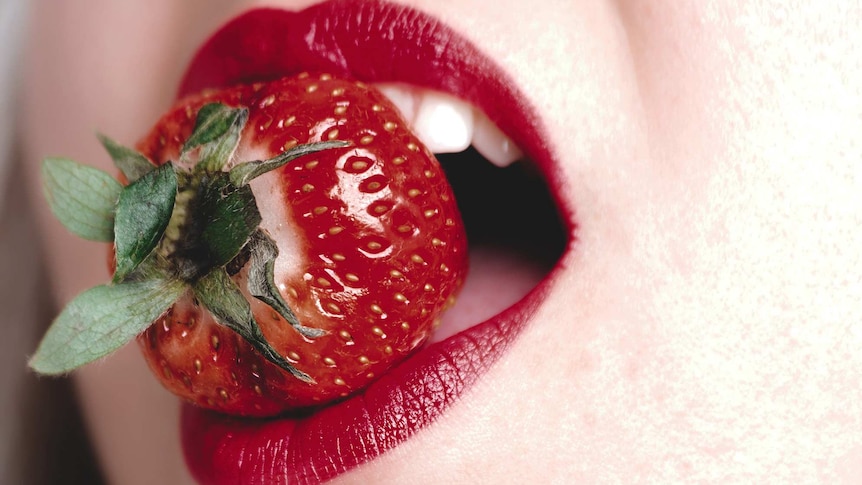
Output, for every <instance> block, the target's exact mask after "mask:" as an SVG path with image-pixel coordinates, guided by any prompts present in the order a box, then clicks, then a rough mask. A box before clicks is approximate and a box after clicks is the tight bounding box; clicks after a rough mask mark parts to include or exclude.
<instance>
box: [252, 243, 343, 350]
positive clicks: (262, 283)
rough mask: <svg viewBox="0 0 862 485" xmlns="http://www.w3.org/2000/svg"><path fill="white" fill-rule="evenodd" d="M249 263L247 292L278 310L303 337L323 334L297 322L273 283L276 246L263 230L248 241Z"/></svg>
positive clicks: (316, 329) (314, 336)
mask: <svg viewBox="0 0 862 485" xmlns="http://www.w3.org/2000/svg"><path fill="white" fill-rule="evenodd" d="M249 249H250V252H251V260H250V261H251V265H250V267H249V271H248V292H249V293H251V295H252V296H254V297H255V298H257V299H258V300H260V301H262V302H264V303H266V304H267V305H269V306H270V307H272V308H273V309H274V310H275V311H277V312H278V314H279V315H281V316H282V317H283V318H284V319H285V320H287V323H289V324H290V325H291V326H292V327H293V328H294V329H296V331H297V332H299V333H300V334H302V336H303V337H306V338H309V339H314V338H317V337H320V336H321V335H325V334H326V331H325V330H321V329H318V328H312V327H306V326H304V325H302V324H301V323H299V319H297V318H296V314H294V313H293V310H291V309H290V307H288V306H287V302H285V301H284V299H283V298H282V297H281V293H279V291H278V287H277V286H276V285H275V258H276V257H277V256H278V246H276V244H275V241H273V240H272V239H270V237H269V236H267V235H266V234H265V233H264V232H263V231H261V230H258V231H257V232H255V233H254V234H253V235H252V237H251V240H250V241H249Z"/></svg>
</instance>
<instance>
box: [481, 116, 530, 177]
mask: <svg viewBox="0 0 862 485" xmlns="http://www.w3.org/2000/svg"><path fill="white" fill-rule="evenodd" d="M473 148H475V149H476V151H477V152H479V153H481V154H482V156H483V157H485V158H487V159H488V160H491V161H492V162H493V163H494V165H498V166H500V167H505V166H508V165H511V164H512V162H514V161H516V160H519V159H520V158H521V157H523V156H524V153H523V152H522V151H521V149H520V148H518V145H515V142H513V141H512V140H511V139H510V138H509V137H508V136H506V135H504V134H503V132H502V131H500V129H499V128H497V125H495V124H494V122H492V121H491V120H489V119H488V117H487V116H485V114H484V113H479V112H477V113H476V125H475V126H474V127H473Z"/></svg>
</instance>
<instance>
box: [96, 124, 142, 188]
mask: <svg viewBox="0 0 862 485" xmlns="http://www.w3.org/2000/svg"><path fill="white" fill-rule="evenodd" d="M96 136H98V138H99V141H100V142H102V146H103V147H105V150H107V151H108V155H110V156H111V160H113V161H114V165H116V167H117V168H119V169H120V171H121V172H123V175H125V176H126V179H128V181H129V182H130V183H131V182H134V181H135V180H138V179H139V178H141V177H143V176H144V175H145V174H147V173H149V172H151V171H152V170H153V169H154V168H156V166H155V165H153V164H152V163H151V162H150V160H149V159H147V157H145V156H143V155H142V154H141V153H139V152H137V151H135V150H133V149H131V148H129V147H126V146H123V145H120V144H119V143H117V142H116V141H114V140H112V139H110V138H108V137H107V136H105V135H102V134H101V133H99V134H97V135H96Z"/></svg>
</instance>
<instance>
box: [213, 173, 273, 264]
mask: <svg viewBox="0 0 862 485" xmlns="http://www.w3.org/2000/svg"><path fill="white" fill-rule="evenodd" d="M198 210H199V211H200V212H199V217H200V220H201V221H203V222H204V228H203V232H202V234H201V240H202V241H203V243H204V246H205V247H206V248H207V250H208V252H209V257H210V258H209V262H210V264H211V265H212V266H213V267H215V266H223V265H225V264H227V263H228V262H230V260H232V259H233V258H234V257H235V256H236V255H237V254H239V251H240V250H241V249H242V247H243V246H245V244H246V243H247V242H248V239H249V237H251V235H252V233H253V232H254V231H255V230H256V229H257V226H258V225H259V224H260V221H261V217H260V212H258V210H257V204H256V203H255V200H254V195H253V194H252V192H251V188H250V187H239V188H238V187H235V186H234V185H233V184H231V183H230V182H229V181H228V177H227V173H224V172H219V173H217V174H214V175H213V176H212V178H210V179H209V180H208V181H207V183H205V184H203V185H202V193H201V204H200V207H199V209H198Z"/></svg>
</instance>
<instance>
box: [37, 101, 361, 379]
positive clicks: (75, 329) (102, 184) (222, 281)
mask: <svg viewBox="0 0 862 485" xmlns="http://www.w3.org/2000/svg"><path fill="white" fill-rule="evenodd" d="M247 120H248V110H246V109H244V108H232V107H228V106H225V105H223V104H220V103H212V104H208V105H206V106H204V107H202V108H201V109H200V111H199V113H198V116H197V120H196V123H195V129H194V131H193V133H192V135H191V136H190V137H189V139H188V140H187V141H186V143H185V145H184V146H183V148H182V153H181V155H180V160H179V161H180V164H179V165H177V164H174V163H171V162H168V163H166V164H164V165H162V166H160V167H156V166H155V165H153V164H152V163H151V162H150V161H149V160H148V159H147V158H146V157H145V156H144V155H142V154H140V153H138V152H137V151H135V150H132V149H130V148H127V147H124V146H122V145H120V144H118V143H116V142H114V141H113V140H111V139H109V138H107V137H105V136H102V135H99V139H100V141H101V142H102V145H103V146H104V147H105V149H106V150H107V151H108V153H109V154H110V156H111V158H112V159H113V161H114V164H115V165H116V166H117V167H118V168H119V169H120V171H121V172H122V173H123V175H124V176H125V177H126V178H127V179H128V180H129V185H127V186H125V187H123V186H122V185H121V184H120V183H119V182H117V181H116V180H115V179H114V178H113V177H111V175H109V174H108V173H105V172H103V171H101V170H97V169H95V168H91V167H87V166H84V165H80V164H78V163H76V162H74V161H71V160H67V159H61V158H49V159H46V160H45V161H44V163H43V165H42V176H43V180H44V191H45V196H46V198H47V199H48V202H49V205H50V207H51V210H52V211H53V212H54V215H55V216H56V217H57V218H58V219H59V220H60V222H62V223H63V225H65V226H66V228H67V229H69V230H70V231H71V232H73V233H74V234H77V235H78V236H80V237H83V238H85V239H89V240H93V241H105V242H113V243H114V247H115V258H116V270H115V273H114V277H113V280H112V281H111V283H110V284H106V285H101V286H97V287H95V288H92V289H90V290H87V291H85V292H84V293H82V294H81V295H79V296H78V297H77V298H75V299H74V300H73V301H72V302H71V303H69V305H68V306H67V307H66V308H65V309H64V310H63V311H62V312H61V313H60V315H59V316H58V317H57V318H56V319H55V320H54V322H53V323H52V324H51V327H50V328H49V329H48V332H47V333H46V334H45V336H44V338H43V339H42V342H41V343H40V344H39V348H38V349H37V351H36V354H35V355H34V356H33V357H32V358H31V359H30V362H29V365H30V367H31V368H33V369H34V370H35V371H37V372H39V373H41V374H47V375H57V374H64V373H67V372H70V371H71V370H73V369H75V368H77V367H80V366H81V365H84V364H86V363H89V362H92V361H94V360H97V359H99V358H101V357H104V356H105V355H108V354H109V353H111V352H113V351H114V350H116V349H118V348H119V347H121V346H123V345H124V344H126V343H127V342H129V341H130V340H131V339H133V338H134V337H135V336H137V335H138V334H140V333H141V332H142V331H144V330H146V328H147V327H148V326H149V325H150V324H151V323H152V322H153V321H154V320H155V319H156V318H158V317H159V315H161V314H162V313H164V312H165V311H166V310H167V309H168V308H170V306H171V305H173V304H174V303H175V302H176V301H177V300H178V299H179V298H180V297H182V296H183V295H184V294H185V293H186V292H187V291H192V292H193V294H194V296H195V298H196V299H197V300H198V301H199V302H200V303H201V304H202V305H204V306H205V307H206V308H207V309H208V310H209V311H210V313H211V314H212V315H213V316H214V317H215V319H216V321H217V322H218V323H220V324H222V325H224V326H226V327H228V328H230V329H231V330H233V331H235V332H237V333H238V334H239V335H240V336H242V337H243V338H244V339H245V340H246V341H247V342H249V344H251V345H252V347H254V348H255V349H256V350H257V351H259V352H260V353H261V354H262V355H263V356H264V357H265V358H266V359H267V360H269V361H270V362H273V363H274V364H276V365H278V366H280V367H281V368H282V369H284V370H285V371H287V372H289V373H290V374H292V375H294V376H295V377H297V378H298V379H301V380H304V381H307V382H313V380H312V379H311V377H310V376H308V375H307V374H305V373H303V372H301V371H299V370H297V369H296V368H295V367H293V366H292V365H291V364H290V363H289V362H288V361H287V360H286V359H285V358H284V357H283V356H282V355H281V354H279V353H278V352H277V351H276V350H275V349H274V348H273V347H272V346H271V345H270V344H269V342H267V340H266V339H265V338H264V336H263V333H262V332H261V329H260V326H259V325H258V323H257V322H256V321H255V319H254V316H253V315H252V311H251V305H250V304H249V302H248V300H246V298H245V296H244V295H243V293H242V291H241V290H240V288H239V286H237V284H236V283H235V282H234V281H233V280H232V279H231V278H230V273H231V272H232V271H236V269H237V268H241V267H243V266H245V265H246V264H247V265H248V278H247V280H248V285H247V290H248V293H249V294H251V295H252V296H254V297H255V298H258V299H259V300H261V301H263V302H264V303H266V304H267V305H269V306H270V307H272V308H273V309H274V310H275V311H276V312H278V313H279V314H280V315H281V316H282V317H283V318H284V319H285V321H287V322H288V323H289V324H290V325H291V326H292V327H293V328H294V329H296V331H297V332H299V333H300V334H301V335H302V336H304V337H305V338H308V339H313V338H315V337H318V336H320V335H322V334H323V333H324V332H323V331H321V330H318V329H314V328H309V327H306V326H303V325H302V324H301V323H300V322H299V321H298V319H297V318H296V315H295V314H294V313H293V312H292V311H291V310H290V308H289V307H288V306H287V304H286V303H285V301H284V300H283V299H282V297H281V294H280V293H279V292H278V290H277V288H276V286H275V282H274V274H273V273H274V262H275V258H276V256H277V255H278V248H277V246H276V244H275V242H274V241H273V240H272V239H271V238H270V237H269V236H268V235H267V234H266V233H265V232H264V231H263V230H262V229H261V228H260V227H259V225H260V221H261V216H260V213H259V212H258V208H257V204H256V202H255V198H254V195H253V194H252V191H251V187H250V186H249V185H248V184H249V182H251V181H252V180H253V179H254V178H256V177H258V176H260V175H263V174H264V173H267V172H270V171H272V170H275V169H277V168H279V167H282V166H284V165H285V164H287V163H289V162H291V161H292V160H294V159H296V158H299V157H301V156H304V155H308V154H311V153H315V152H318V151H321V150H327V149H331V148H338V147H344V146H347V143H345V142H340V141H331V142H320V143H310V144H306V145H299V146H297V147H294V148H292V149H290V150H288V151H285V152H284V153H281V154H280V155H278V156H276V157H274V158H272V159H270V160H263V161H249V162H243V163H239V164H236V165H234V166H233V167H231V168H230V169H228V162H229V161H230V159H231V157H232V156H233V154H234V152H235V150H236V147H237V145H238V144H239V139H240V135H241V133H242V130H243V128H244V127H245V124H246V121H247ZM192 157H196V159H197V162H196V163H194V165H193V167H192V168H191V169H190V170H187V169H184V168H182V165H185V164H186V162H189V161H190V160H191V159H192Z"/></svg>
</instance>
